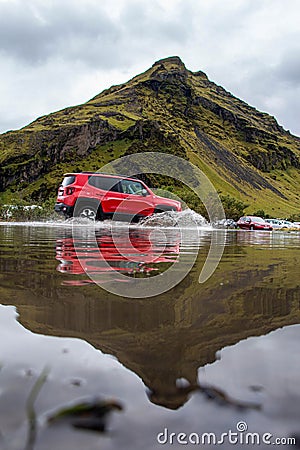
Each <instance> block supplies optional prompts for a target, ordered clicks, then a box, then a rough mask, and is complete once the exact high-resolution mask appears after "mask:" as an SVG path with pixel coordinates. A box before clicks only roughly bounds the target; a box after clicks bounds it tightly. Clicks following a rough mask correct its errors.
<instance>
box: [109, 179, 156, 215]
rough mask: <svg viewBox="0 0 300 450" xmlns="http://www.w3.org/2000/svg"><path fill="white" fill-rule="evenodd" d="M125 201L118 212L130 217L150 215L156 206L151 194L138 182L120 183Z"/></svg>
mask: <svg viewBox="0 0 300 450" xmlns="http://www.w3.org/2000/svg"><path fill="white" fill-rule="evenodd" d="M120 186H121V189H122V192H123V197H124V200H123V202H122V203H121V204H120V205H119V209H118V211H119V212H120V213H124V214H130V215H137V214H138V215H145V216H147V215H150V214H152V213H153V210H154V206H153V200H152V195H151V193H150V192H149V191H148V190H147V189H146V187H145V185H144V184H142V183H141V182H140V181H138V180H129V179H123V180H121V181H120Z"/></svg>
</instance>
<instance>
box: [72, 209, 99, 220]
mask: <svg viewBox="0 0 300 450" xmlns="http://www.w3.org/2000/svg"><path fill="white" fill-rule="evenodd" d="M77 214H78V215H77V217H80V218H81V219H89V220H96V217H97V211H96V208H94V207H93V206H85V207H83V208H80V210H79V211H78V213H77Z"/></svg>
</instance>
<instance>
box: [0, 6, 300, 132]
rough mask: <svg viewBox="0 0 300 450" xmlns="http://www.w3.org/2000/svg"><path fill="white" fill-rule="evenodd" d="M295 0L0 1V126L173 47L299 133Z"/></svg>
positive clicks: (113, 79) (136, 68) (299, 41)
mask: <svg viewBox="0 0 300 450" xmlns="http://www.w3.org/2000/svg"><path fill="white" fill-rule="evenodd" d="M299 20H300V0H151V1H150V0H0V98H1V103H0V132H4V131H6V130H10V129H16V128H19V127H21V126H24V125H26V124H27V123H29V122H31V121H32V120H34V119H36V118H37V117H39V116H41V115H44V114H48V113H50V112H53V111H56V110H58V109H62V108H64V107H66V106H70V105H76V104H79V103H83V102H85V101H87V100H88V99H90V98H91V97H93V96H95V95H96V94H98V93H99V92H101V91H102V90H103V89H105V88H108V87H109V86H111V85H112V84H119V83H122V82H125V81H127V80H128V79H130V78H132V77H133V76H134V75H136V74H138V73H140V72H142V71H144V70H146V69H148V68H149V67H150V66H151V65H152V64H153V63H154V62H155V61H157V60H158V59H161V58H165V57H167V56H171V55H178V56H179V57H180V58H181V59H182V60H183V62H184V63H185V65H186V67H187V68H188V69H190V70H193V71H197V70H202V71H204V72H205V73H206V74H207V75H208V77H209V79H211V80H212V81H214V82H216V83H217V84H220V85H222V86H223V87H224V88H225V89H227V90H229V91H230V92H231V93H233V94H234V95H235V96H237V97H239V98H241V99H243V100H245V101H247V102H248V103H249V104H251V105H252V106H255V107H256V108H257V109H259V110H261V111H266V112H268V113H270V114H271V115H274V116H275V117H276V118H277V120H278V121H279V123H280V124H281V125H283V126H284V128H286V129H289V130H290V131H291V132H292V133H294V134H297V135H298V136H300V26H299V23H300V22H299Z"/></svg>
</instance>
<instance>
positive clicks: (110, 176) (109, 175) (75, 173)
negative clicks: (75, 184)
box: [64, 172, 141, 181]
mask: <svg viewBox="0 0 300 450" xmlns="http://www.w3.org/2000/svg"><path fill="white" fill-rule="evenodd" d="M74 175H96V176H97V175H99V176H103V177H107V178H120V179H124V178H126V179H127V180H138V181H141V180H140V179H139V178H137V177H133V176H131V177H128V176H127V175H120V174H114V173H102V172H67V173H64V177H70V176H74Z"/></svg>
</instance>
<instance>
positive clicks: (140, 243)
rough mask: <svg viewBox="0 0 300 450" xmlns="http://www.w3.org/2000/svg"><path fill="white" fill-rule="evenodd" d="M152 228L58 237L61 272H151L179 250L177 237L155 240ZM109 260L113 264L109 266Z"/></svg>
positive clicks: (170, 261) (59, 267) (168, 261)
mask: <svg viewBox="0 0 300 450" xmlns="http://www.w3.org/2000/svg"><path fill="white" fill-rule="evenodd" d="M150 233H151V230H142V231H141V232H140V231H137V230H132V231H130V232H129V236H128V234H122V233H120V234H119V235H117V236H112V235H111V233H109V232H108V233H105V234H102V235H101V234H100V235H98V236H96V237H95V239H93V240H91V239H90V240H89V239H84V238H82V239H76V240H74V238H73V237H67V238H64V239H59V240H57V243H56V259H58V260H59V261H60V264H59V265H58V267H57V270H58V271H59V272H63V273H70V274H74V275H79V274H83V273H85V272H87V273H89V274H91V273H93V274H96V273H103V274H105V273H107V272H113V271H118V272H122V273H124V274H128V275H130V274H136V273H149V272H152V271H154V270H158V269H157V267H156V264H158V263H169V264H170V263H173V262H174V261H176V259H177V256H178V254H179V241H178V240H177V239H176V238H175V239H174V238H173V239H172V240H171V242H167V243H166V244H165V245H162V244H160V243H159V242H157V243H155V242H153V240H151V235H150ZM107 264H109V266H107Z"/></svg>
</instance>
